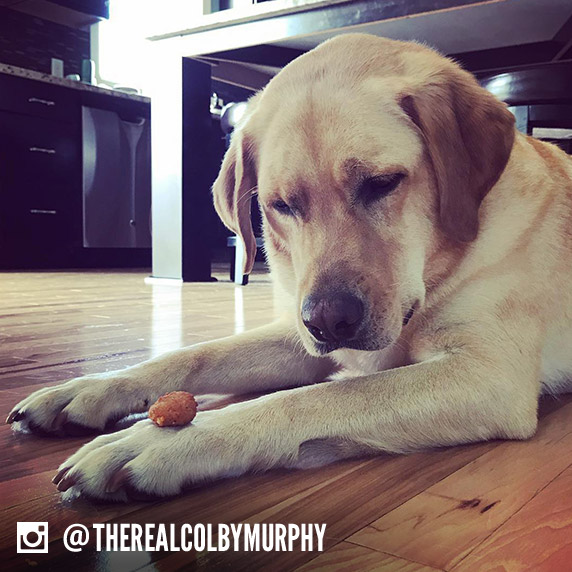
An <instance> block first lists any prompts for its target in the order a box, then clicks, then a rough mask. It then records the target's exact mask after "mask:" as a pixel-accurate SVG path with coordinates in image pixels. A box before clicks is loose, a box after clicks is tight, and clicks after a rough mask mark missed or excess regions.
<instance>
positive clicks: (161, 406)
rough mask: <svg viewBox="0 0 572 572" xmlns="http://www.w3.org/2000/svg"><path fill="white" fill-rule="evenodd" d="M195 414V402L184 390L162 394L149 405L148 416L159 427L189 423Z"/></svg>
mask: <svg viewBox="0 0 572 572" xmlns="http://www.w3.org/2000/svg"><path fill="white" fill-rule="evenodd" d="M196 414H197V402H196V401H195V398H194V397H193V396H192V395H191V394H190V393H187V392H186V391H172V392H171V393H167V394H166V395H162V396H161V397H159V399H157V401H155V403H153V405H151V408H150V409H149V417H150V419H151V421H153V423H155V425H158V426H159V427H175V426H179V425H186V424H187V423H190V422H191V421H192V420H193V419H194V418H195V415H196Z"/></svg>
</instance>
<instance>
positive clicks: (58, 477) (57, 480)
mask: <svg viewBox="0 0 572 572" xmlns="http://www.w3.org/2000/svg"><path fill="white" fill-rule="evenodd" d="M70 469H71V467H64V468H63V469H61V470H59V471H58V473H57V474H56V476H55V477H54V478H53V479H52V483H54V485H59V484H60V481H61V480H62V479H63V478H64V476H65V474H66V473H67V472H68V471H69V470H70Z"/></svg>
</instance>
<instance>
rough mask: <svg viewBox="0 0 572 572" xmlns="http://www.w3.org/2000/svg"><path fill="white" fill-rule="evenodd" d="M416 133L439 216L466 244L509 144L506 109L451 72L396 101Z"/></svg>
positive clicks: (511, 122)
mask: <svg viewBox="0 0 572 572" xmlns="http://www.w3.org/2000/svg"><path fill="white" fill-rule="evenodd" d="M400 104H401V107H402V109H403V110H404V111H405V112H406V113H407V115H408V116H409V117H410V119H411V120H412V121H413V122H414V123H415V124H416V125H417V127H418V128H419V129H420V130H421V132H422V134H423V137H424V140H425V144H426V146H427V151H428V153H429V156H430V158H431V162H432V163H433V169H434V172H435V178H436V181H437V186H438V192H439V217H440V221H441V226H442V228H443V230H444V231H445V232H446V233H447V235H448V236H450V237H451V238H453V239H455V240H458V241H462V242H470V241H472V240H474V239H475V238H476V236H477V233H478V230H479V219H478V211H479V207H480V205H481V202H482V200H483V199H484V198H485V196H486V194H487V193H488V192H489V190H490V189H491V188H492V187H493V186H494V184H495V183H496V182H497V180H498V179H499V177H500V176H501V174H502V172H503V170H504V168H505V166H506V164H507V162H508V159H509V157H510V153H511V149H512V145H513V142H514V134H515V129H514V117H513V115H512V113H510V111H509V110H508V109H507V108H506V106H505V105H504V104H503V103H502V102H500V101H499V100H497V99H496V98H495V97H494V96H493V95H491V94H490V93H488V92H487V91H486V90H484V89H483V88H481V87H480V86H479V85H478V84H477V82H476V80H475V79H474V78H473V77H472V76H470V75H469V74H468V73H466V72H464V71H462V70H459V69H456V70H445V71H443V72H441V73H440V74H439V75H438V76H433V78H432V79H431V83H429V84H428V85H427V84H426V85H422V86H419V87H418V88H416V90H415V92H414V93H408V94H403V95H402V96H401V98H400Z"/></svg>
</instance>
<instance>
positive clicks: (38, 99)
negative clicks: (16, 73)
mask: <svg viewBox="0 0 572 572" xmlns="http://www.w3.org/2000/svg"><path fill="white" fill-rule="evenodd" d="M0 110H4V111H11V112H13V113H23V114H25V115H31V116H34V117H44V118H47V119H55V120H58V121H65V122H66V123H78V122H79V111H80V108H79V93H78V92H77V91H76V90H74V89H72V88H66V87H60V86H57V85H51V84H49V83H45V82H42V81H35V80H30V79H24V78H20V77H12V76H9V75H5V74H0Z"/></svg>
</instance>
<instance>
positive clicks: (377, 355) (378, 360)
mask: <svg viewBox="0 0 572 572" xmlns="http://www.w3.org/2000/svg"><path fill="white" fill-rule="evenodd" d="M397 353H398V352H396V351H395V350H393V349H392V348H387V349H384V350H380V351H377V352H362V351H358V350H349V349H342V350H336V351H335V352H333V353H332V357H333V358H334V359H335V360H336V362H338V363H339V364H340V366H341V367H342V368H343V369H344V375H346V374H349V373H351V375H355V376H361V375H369V374H372V373H376V372H378V371H383V370H385V369H391V368H393V367H398V366H400V365H402V363H401V355H399V356H398V355H397ZM399 353H400V352H399Z"/></svg>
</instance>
